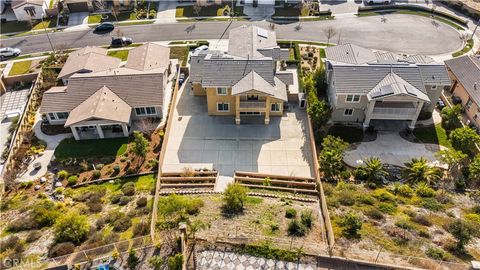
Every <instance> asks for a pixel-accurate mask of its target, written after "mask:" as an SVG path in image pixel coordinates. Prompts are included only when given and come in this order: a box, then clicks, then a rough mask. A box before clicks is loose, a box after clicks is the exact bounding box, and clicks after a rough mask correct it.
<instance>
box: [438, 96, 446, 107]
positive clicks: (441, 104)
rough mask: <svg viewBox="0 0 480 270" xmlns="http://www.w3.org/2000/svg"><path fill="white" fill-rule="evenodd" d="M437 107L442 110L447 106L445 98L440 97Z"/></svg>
mask: <svg viewBox="0 0 480 270" xmlns="http://www.w3.org/2000/svg"><path fill="white" fill-rule="evenodd" d="M437 107H438V109H440V110H442V109H443V108H445V103H444V102H443V100H442V99H440V98H439V99H438V101H437Z"/></svg>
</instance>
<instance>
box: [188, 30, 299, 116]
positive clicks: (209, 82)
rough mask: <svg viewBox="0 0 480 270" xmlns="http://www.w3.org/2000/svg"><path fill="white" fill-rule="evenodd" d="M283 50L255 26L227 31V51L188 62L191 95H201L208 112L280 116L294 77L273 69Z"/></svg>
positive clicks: (194, 56) (272, 36)
mask: <svg viewBox="0 0 480 270" xmlns="http://www.w3.org/2000/svg"><path fill="white" fill-rule="evenodd" d="M288 58H289V51H288V49H281V48H280V47H279V46H278V45H277V39H276V35H275V32H273V31H268V30H266V29H263V28H259V27H257V26H252V25H250V26H246V25H244V26H241V27H238V28H235V29H232V30H230V33H229V43H228V51H227V52H223V51H200V52H196V53H194V54H192V56H191V60H190V65H191V66H190V82H191V83H192V88H193V91H194V94H195V95H206V96H207V103H208V114H210V115H234V116H235V122H236V123H237V124H240V118H241V117H243V116H263V117H264V121H265V124H269V123H270V116H281V115H283V110H284V104H285V103H286V102H287V101H288V94H289V92H288V87H289V85H292V84H293V74H292V73H290V72H286V71H279V70H277V69H278V67H279V66H280V64H279V61H283V60H288Z"/></svg>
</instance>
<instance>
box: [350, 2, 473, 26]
mask: <svg viewBox="0 0 480 270" xmlns="http://www.w3.org/2000/svg"><path fill="white" fill-rule="evenodd" d="M389 10H410V11H423V12H430V13H433V14H435V15H437V16H441V17H444V18H446V19H449V20H451V21H453V22H455V23H458V24H460V25H463V26H467V24H468V21H467V20H464V19H462V18H459V17H456V16H453V15H451V14H448V13H445V12H442V11H438V10H432V9H431V8H427V7H423V6H416V5H382V6H367V7H359V8H358V13H362V12H371V11H389Z"/></svg>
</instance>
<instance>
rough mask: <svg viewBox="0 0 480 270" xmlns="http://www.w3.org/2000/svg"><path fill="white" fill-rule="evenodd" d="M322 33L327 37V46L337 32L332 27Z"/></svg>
mask: <svg viewBox="0 0 480 270" xmlns="http://www.w3.org/2000/svg"><path fill="white" fill-rule="evenodd" d="M323 32H324V33H325V35H326V36H327V44H330V39H331V38H332V37H334V36H335V35H336V34H337V30H336V29H335V27H333V26H329V27H327V28H326V29H325V30H323Z"/></svg>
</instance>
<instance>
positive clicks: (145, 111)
mask: <svg viewBox="0 0 480 270" xmlns="http://www.w3.org/2000/svg"><path fill="white" fill-rule="evenodd" d="M135 114H136V115H138V116H142V115H156V114H157V110H156V109H155V107H140V108H135Z"/></svg>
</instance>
